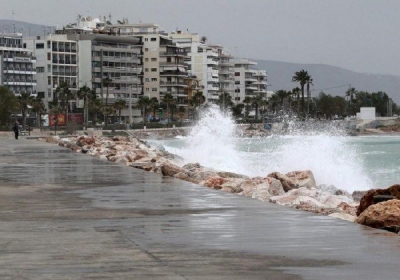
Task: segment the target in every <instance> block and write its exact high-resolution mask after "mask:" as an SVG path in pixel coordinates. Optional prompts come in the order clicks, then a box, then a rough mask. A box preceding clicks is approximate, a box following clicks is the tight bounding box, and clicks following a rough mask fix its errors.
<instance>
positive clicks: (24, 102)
mask: <svg viewBox="0 0 400 280" xmlns="http://www.w3.org/2000/svg"><path fill="white" fill-rule="evenodd" d="M32 102H33V99H32V97H31V95H30V94H29V93H27V92H23V93H21V95H20V96H18V104H19V109H21V112H22V125H23V127H24V128H25V126H26V113H27V112H28V105H31V104H32Z"/></svg>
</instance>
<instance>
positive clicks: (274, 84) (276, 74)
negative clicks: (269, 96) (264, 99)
mask: <svg viewBox="0 0 400 280" xmlns="http://www.w3.org/2000/svg"><path fill="white" fill-rule="evenodd" d="M251 60H254V61H257V62H258V65H257V68H258V69H262V70H266V71H267V74H268V84H271V85H270V86H268V90H273V91H276V90H279V89H284V90H291V89H292V88H294V87H296V86H299V84H298V83H294V82H291V80H292V76H293V75H294V73H295V72H296V71H299V70H301V69H304V70H306V71H307V72H308V73H309V74H310V75H311V76H312V78H313V80H314V81H313V84H314V85H313V87H312V89H313V91H312V95H313V96H317V95H318V93H319V92H320V91H321V90H322V91H323V92H325V93H327V94H331V95H340V96H344V94H345V92H346V90H347V89H348V88H349V85H350V84H351V87H354V88H355V89H356V90H363V91H368V92H377V91H383V92H386V93H387V94H388V95H389V96H390V97H391V98H392V99H393V100H394V102H396V103H397V104H398V105H400V77H398V76H391V75H379V74H365V73H356V72H353V71H349V70H346V69H343V68H340V67H335V66H330V65H324V64H299V63H289V62H279V61H271V60H257V59H251Z"/></svg>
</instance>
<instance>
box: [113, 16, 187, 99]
mask: <svg viewBox="0 0 400 280" xmlns="http://www.w3.org/2000/svg"><path fill="white" fill-rule="evenodd" d="M106 28H110V30H116V32H117V34H119V35H120V36H126V37H135V38H140V40H141V42H142V44H143V45H142V53H143V59H142V63H143V94H144V95H145V96H149V98H152V97H156V98H157V99H158V100H159V101H162V100H163V98H164V96H165V94H167V93H170V94H171V95H172V96H173V98H174V99H175V102H176V103H175V104H176V105H177V106H187V105H188V94H187V90H186V89H187V87H188V84H187V83H186V82H185V77H187V76H188V72H187V64H186V62H185V60H186V58H187V53H186V52H185V49H184V48H183V47H181V46H180V45H179V44H176V43H174V42H173V41H172V40H171V39H170V38H169V37H168V35H167V34H166V33H164V32H162V31H160V28H159V26H158V25H157V24H152V23H150V24H147V23H138V24H129V23H128V22H127V21H124V22H121V23H120V24H118V25H110V26H106Z"/></svg>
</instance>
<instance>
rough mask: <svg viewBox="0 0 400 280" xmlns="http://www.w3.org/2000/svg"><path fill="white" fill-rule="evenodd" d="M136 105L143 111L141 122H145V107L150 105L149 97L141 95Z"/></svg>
mask: <svg viewBox="0 0 400 280" xmlns="http://www.w3.org/2000/svg"><path fill="white" fill-rule="evenodd" d="M137 105H138V107H139V108H141V109H142V111H143V123H146V112H147V108H148V107H149V105H150V98H149V97H148V96H143V97H142V98H140V99H139V102H138V104H137Z"/></svg>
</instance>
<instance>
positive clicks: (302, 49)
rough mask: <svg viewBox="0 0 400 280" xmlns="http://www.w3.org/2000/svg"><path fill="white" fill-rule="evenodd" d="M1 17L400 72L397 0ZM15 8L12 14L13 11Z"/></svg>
mask: <svg viewBox="0 0 400 280" xmlns="http://www.w3.org/2000/svg"><path fill="white" fill-rule="evenodd" d="M0 6H1V7H2V8H1V9H0V18H1V19H12V18H14V19H15V20H20V21H25V22H31V23H37V24H46V25H53V26H56V25H58V26H62V25H65V24H67V23H69V22H75V21H76V18H77V15H78V14H81V15H85V16H86V15H90V16H92V17H98V16H99V15H101V16H108V15H109V14H110V13H111V15H112V21H113V22H116V20H117V19H122V18H123V17H127V18H128V19H129V22H130V23H138V22H140V21H142V22H154V23H158V24H159V25H160V26H161V27H162V28H163V29H164V30H165V31H167V32H169V31H172V30H175V29H176V28H178V29H181V30H187V29H188V30H189V31H190V32H193V33H199V34H200V35H201V36H203V35H204V36H206V37H207V38H208V42H209V43H215V44H221V45H223V46H225V47H226V48H228V49H230V50H231V53H233V54H234V55H235V54H237V55H238V56H241V57H249V58H257V59H267V60H277V61H287V62H295V63H315V64H321V63H322V64H329V65H334V66H339V67H342V68H346V69H349V70H353V71H356V72H363V73H380V74H391V75H396V76H400V63H399V61H398V59H397V58H398V57H399V52H400V36H399V35H400V28H399V26H400V1H399V0H379V1H378V0H201V1H200V0H196V1H194V0H112V1H102V0H96V1H94V0H35V1H32V0H30V1H27V0H0ZM12 11H14V15H13V14H12Z"/></svg>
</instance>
